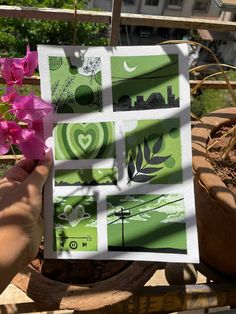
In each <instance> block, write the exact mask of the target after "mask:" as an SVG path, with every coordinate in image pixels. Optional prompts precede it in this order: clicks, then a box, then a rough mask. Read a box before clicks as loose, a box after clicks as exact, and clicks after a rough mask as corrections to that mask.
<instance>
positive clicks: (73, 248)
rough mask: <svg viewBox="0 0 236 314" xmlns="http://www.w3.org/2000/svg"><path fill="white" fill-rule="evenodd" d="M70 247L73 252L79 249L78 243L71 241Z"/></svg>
mask: <svg viewBox="0 0 236 314" xmlns="http://www.w3.org/2000/svg"><path fill="white" fill-rule="evenodd" d="M69 247H70V248H71V249H72V250H75V249H77V247H78V243H77V242H76V241H71V242H70V243H69Z"/></svg>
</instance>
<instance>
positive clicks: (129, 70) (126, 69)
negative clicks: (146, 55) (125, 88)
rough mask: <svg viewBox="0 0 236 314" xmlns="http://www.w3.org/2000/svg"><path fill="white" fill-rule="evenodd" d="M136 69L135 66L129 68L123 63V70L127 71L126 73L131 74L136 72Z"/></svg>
mask: <svg viewBox="0 0 236 314" xmlns="http://www.w3.org/2000/svg"><path fill="white" fill-rule="evenodd" d="M136 68H137V65H136V66H134V67H132V68H131V67H129V66H128V64H127V62H126V61H124V69H125V71H127V72H133V71H135V70H136Z"/></svg>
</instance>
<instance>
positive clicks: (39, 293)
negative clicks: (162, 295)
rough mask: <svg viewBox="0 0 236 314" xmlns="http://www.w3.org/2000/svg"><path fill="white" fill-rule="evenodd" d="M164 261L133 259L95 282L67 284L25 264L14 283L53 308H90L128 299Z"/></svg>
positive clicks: (38, 300)
mask: <svg viewBox="0 0 236 314" xmlns="http://www.w3.org/2000/svg"><path fill="white" fill-rule="evenodd" d="M158 268H159V269H161V268H162V263H156V262H137V261H133V262H132V263H131V264H130V265H129V266H128V267H127V268H126V269H124V270H123V271H121V272H120V273H118V274H116V275H115V276H113V277H110V278H108V279H106V280H103V281H100V282H96V283H94V284H80V285H77V284H68V283H62V282H59V281H56V280H53V279H49V278H47V277H45V276H44V275H42V274H41V273H40V272H39V271H37V270H36V269H35V268H33V266H32V265H28V266H27V267H25V268H24V269H23V270H22V271H21V272H20V273H18V274H17V275H16V276H15V277H14V279H13V280H12V283H13V284H14V285H15V286H16V287H18V288H19V289H21V290H22V291H23V292H25V293H26V294H27V295H28V296H29V297H30V298H32V299H33V300H34V301H35V302H37V303H40V304H43V305H45V307H47V308H49V309H54V310H58V309H60V310H80V311H89V310H96V309H99V308H104V307H106V306H111V305H113V304H117V303H119V302H122V301H125V300H126V299H128V298H129V297H131V296H132V295H133V293H135V292H136V291H138V290H139V289H140V288H142V287H143V285H144V284H145V283H146V282H147V281H148V280H149V279H150V278H151V276H152V275H153V274H154V273H155V271H156V270H157V269H158Z"/></svg>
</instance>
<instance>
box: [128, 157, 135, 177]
mask: <svg viewBox="0 0 236 314" xmlns="http://www.w3.org/2000/svg"><path fill="white" fill-rule="evenodd" d="M134 172H135V167H134V161H133V158H132V156H131V155H130V158H129V163H128V176H129V179H130V180H132V178H133V176H134Z"/></svg>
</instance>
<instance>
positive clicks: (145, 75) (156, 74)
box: [111, 54, 179, 111]
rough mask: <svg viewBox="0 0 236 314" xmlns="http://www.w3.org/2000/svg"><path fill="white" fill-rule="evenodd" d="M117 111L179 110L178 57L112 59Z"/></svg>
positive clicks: (126, 57) (113, 89) (113, 94)
mask: <svg viewBox="0 0 236 314" xmlns="http://www.w3.org/2000/svg"><path fill="white" fill-rule="evenodd" d="M111 73H112V99H113V110H114V111H130V110H147V109H161V108H162V109H163V108H174V107H179V64H178V55H177V54H170V55H159V56H125V57H123V56H122V57H117V56H114V57H111Z"/></svg>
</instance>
